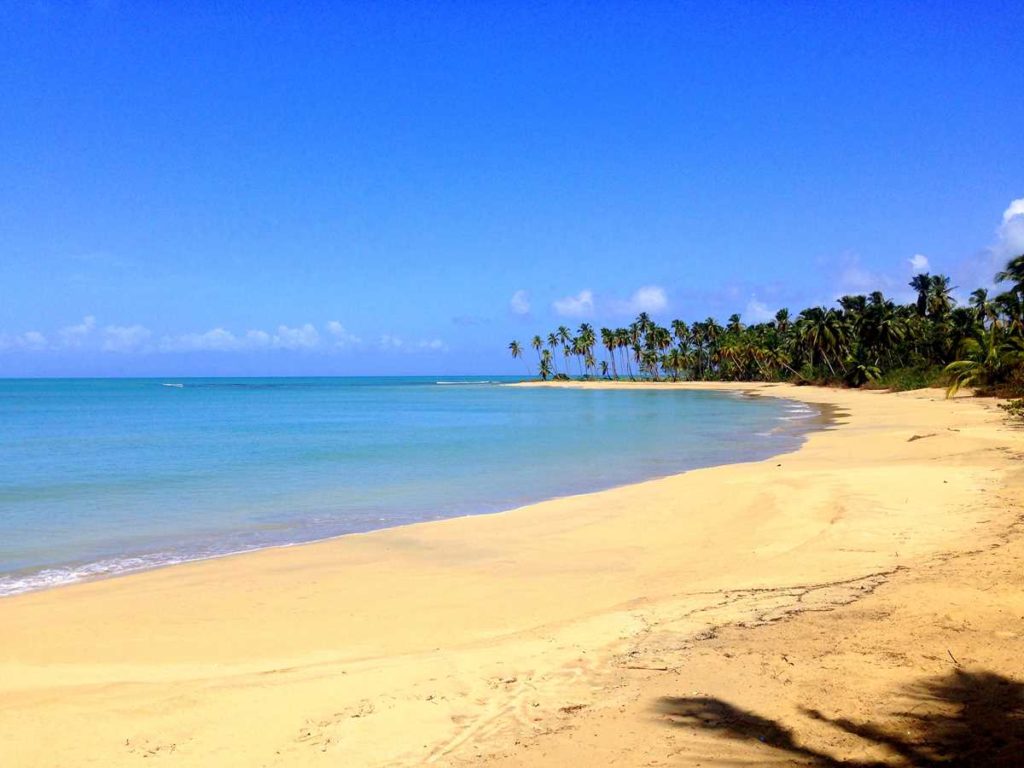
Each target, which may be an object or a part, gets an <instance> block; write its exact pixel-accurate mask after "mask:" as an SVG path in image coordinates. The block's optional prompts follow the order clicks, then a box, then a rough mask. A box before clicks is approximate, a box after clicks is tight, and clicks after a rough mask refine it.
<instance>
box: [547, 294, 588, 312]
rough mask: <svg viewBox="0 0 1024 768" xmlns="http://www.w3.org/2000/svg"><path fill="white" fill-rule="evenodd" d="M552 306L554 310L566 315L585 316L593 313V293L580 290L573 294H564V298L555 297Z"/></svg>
mask: <svg viewBox="0 0 1024 768" xmlns="http://www.w3.org/2000/svg"><path fill="white" fill-rule="evenodd" d="M552 306H553V307H554V308H555V312H557V313H558V314H560V315H564V316H566V317H585V316H586V315H591V314H593V313H594V294H593V292H592V291H589V290H582V291H580V292H579V293H578V294H577V295H575V296H566V297H565V298H564V299H557V300H556V301H555V302H554V303H553V304H552Z"/></svg>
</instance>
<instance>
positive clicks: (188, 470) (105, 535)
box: [0, 378, 814, 595]
mask: <svg viewBox="0 0 1024 768" xmlns="http://www.w3.org/2000/svg"><path fill="white" fill-rule="evenodd" d="M497 381H500V379H491V380H490V382H485V383H481V380H480V379H447V380H438V379H436V378H429V379H428V378H378V379H374V378H344V379H166V380H162V381H157V380H126V379H121V380H110V379H106V380H0V595H8V594H14V593H17V592H22V591H26V590H30V589H38V588H41V587H46V586H52V585H56V584H62V583H68V582H72V581H78V580H81V579H85V578H92V577H96V576H103V575H111V574H115V573H121V572H125V571H130V570H138V569H142V568H150V567H156V566H159V565H166V564H170V563H176V562H182V561H185V560H191V559H196V558H203V557H212V556H216V555H220V554H225V553H229V552H237V551H243V550H247V549H253V548H257V547H264V546H270V545H278V544H290V543H298V542H304V541H311V540H314V539H321V538H326V537H329V536H336V535H339V534H345V533H352V532H357V531H367V530H372V529H375V528H384V527H390V526H394V525H401V524H404V523H411V522H417V521H423V520H434V519H438V518H445V517H453V516H458V515H466V514H479V513H485V512H494V511H498V510H504V509H510V508H512V507H516V506H519V505H522V504H525V503H528V502H532V501H538V500H541V499H545V498H551V497H554V496H561V495H565V494H571V493H579V492H584V491H593V490H598V489H602V488H609V487H612V486H615V485H621V484H624V483H629V482H635V481H638V480H641V479H646V478H650V477H656V476H661V475H667V474H672V473H676V472H680V471H683V470H686V469H692V468H696V467H703V466H710V465H715V464H723V463H729V462H737V461H746V460H750V459H756V458H763V457H766V456H769V455H771V454H774V453H779V452H782V451H786V450H791V449H792V448H794V447H796V445H797V444H798V443H799V442H800V440H801V439H802V428H801V426H800V425H801V422H802V421H803V422H804V424H807V423H809V422H806V421H805V420H806V418H807V417H809V416H813V415H814V412H813V411H811V410H810V409H809V408H808V407H807V406H803V405H799V404H796V403H787V402H784V401H775V400H769V399H759V398H744V397H739V396H735V395H729V394H719V393H706V392H671V391H614V392H610V391H598V390H586V391H584V390H572V389H523V388H510V387H502V386H496V385H495V382H497ZM694 513H695V514H698V513H700V510H694Z"/></svg>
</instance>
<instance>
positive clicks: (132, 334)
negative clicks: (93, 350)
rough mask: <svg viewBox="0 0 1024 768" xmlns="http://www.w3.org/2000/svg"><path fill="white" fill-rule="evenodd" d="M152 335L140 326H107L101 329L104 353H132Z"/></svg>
mask: <svg viewBox="0 0 1024 768" xmlns="http://www.w3.org/2000/svg"><path fill="white" fill-rule="evenodd" d="M150 336H152V333H151V332H150V330H149V329H148V328H146V327H145V326H142V325H108V326H107V327H106V328H104V329H103V343H102V345H101V349H102V350H103V351H104V352H134V351H135V350H137V349H139V348H140V347H141V346H142V345H143V344H145V343H146V341H148V340H149V337H150Z"/></svg>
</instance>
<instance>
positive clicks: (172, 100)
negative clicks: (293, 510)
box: [0, 0, 1024, 375]
mask: <svg viewBox="0 0 1024 768" xmlns="http://www.w3.org/2000/svg"><path fill="white" fill-rule="evenodd" d="M1021 40H1022V38H1021V24H1020V4H1019V2H1012V3H997V2H990V3H986V2H978V3H973V2H972V3H952V2H950V3H893V2H884V3H878V4H871V3H847V4H839V3H810V2H807V3H804V2H793V3H776V4H773V3H753V2H750V3H736V4H729V3H703V4H687V3H664V4H661V3H656V2H640V3H626V2H621V3H586V4H585V3H544V4H540V3H525V2H516V3H480V2H471V3H446V2H439V3H436V2H429V3H428V2H421V3H372V4H371V3H345V4H342V3H332V4H317V3H313V2H303V3H282V4H280V5H276V6H275V5H274V4H271V3H250V4H246V5H242V4H238V5H235V4H232V3H216V4H213V3H194V4H193V3H187V2H183V3H155V2H149V3H135V2H127V1H126V2H117V1H116V0H113V1H111V2H94V3H85V2H82V3H76V2H52V3H46V2H37V3H31V2H24V3H21V2H11V3H3V4H0V116H2V117H0V145H2V147H3V151H2V152H0V375H90V374H103V375H133V374H156V375H173V374H178V375H185V374H204V373H208V374H259V373H281V374H283V373H297V374H301V373H308V374H372V373H439V374H443V373H501V372H512V373H515V372H521V371H522V370H523V369H522V367H521V365H520V364H519V363H513V361H511V360H510V359H509V358H508V356H507V352H506V350H505V347H506V345H507V343H508V341H509V340H510V339H512V338H519V339H521V340H523V341H525V340H527V339H528V338H529V337H530V336H531V335H532V334H533V333H534V332H538V331H546V330H547V329H549V328H550V327H552V326H555V325H558V324H560V323H566V324H568V325H572V326H573V327H575V326H576V325H578V323H579V322H580V321H581V320H582V319H587V320H589V321H590V322H593V323H594V324H595V325H598V326H600V325H613V324H624V323H625V322H626V321H627V320H628V319H629V314H630V313H631V312H633V311H634V310H636V309H637V308H647V309H651V310H653V314H654V315H655V317H656V318H658V319H661V320H665V321H667V320H668V319H670V318H672V317H677V316H678V317H683V318H685V319H688V320H693V319H700V318H703V317H706V316H708V315H709V314H711V315H716V316H718V317H721V318H724V317H726V316H727V315H728V314H730V313H731V312H733V311H739V312H741V313H743V314H744V316H745V318H747V319H749V320H756V319H759V317H760V316H763V315H764V314H765V313H767V312H774V310H775V309H777V308H778V307H780V306H783V305H788V306H790V307H792V308H794V309H799V308H801V307H803V306H805V305H807V304H810V303H815V302H828V301H830V300H832V299H833V298H835V296H837V295H839V294H841V293H845V292H854V291H861V290H870V289H872V288H874V287H876V286H877V287H881V288H885V289H886V290H888V291H889V292H892V293H896V294H900V293H901V292H903V291H904V287H905V283H906V280H907V279H908V278H909V277H910V275H911V274H912V272H913V267H912V265H911V259H913V258H914V257H917V263H918V264H924V263H925V262H924V261H922V260H921V259H922V258H923V259H926V260H927V264H928V266H929V268H930V269H931V270H932V271H933V272H934V271H939V272H946V273H949V274H951V275H953V277H954V281H955V282H956V283H957V284H960V285H962V286H963V287H964V288H967V289H968V290H969V289H970V288H973V287H974V285H975V284H977V283H979V282H981V281H982V280H985V279H987V278H988V277H989V275H990V272H991V268H992V265H993V264H994V263H995V262H996V261H998V260H999V258H1001V257H1002V256H1003V255H1005V254H1006V253H1008V250H1009V249H1013V248H1015V247H1016V245H1017V244H1018V240H1020V244H1021V245H1022V246H1024V240H1022V239H1020V238H1021V237H1022V233H1024V203H1022V204H1021V205H1020V206H1018V207H1020V208H1021V210H1020V212H1019V215H1012V214H1013V211H1015V210H1016V208H1013V209H1012V210H1010V212H1009V213H1008V214H1007V215H1006V217H1005V220H1004V212H1006V211H1008V210H1009V209H1011V204H1012V203H1013V201H1014V200H1018V199H1020V198H1024V136H1022V132H1021V126H1024V95H1022V94H1024V61H1022V58H1021V50H1022V42H1021ZM513 297H515V299H513Z"/></svg>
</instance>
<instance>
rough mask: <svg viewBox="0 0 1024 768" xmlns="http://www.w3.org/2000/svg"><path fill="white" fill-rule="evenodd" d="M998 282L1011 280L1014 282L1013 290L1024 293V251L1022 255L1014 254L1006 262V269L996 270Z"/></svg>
mask: <svg viewBox="0 0 1024 768" xmlns="http://www.w3.org/2000/svg"><path fill="white" fill-rule="evenodd" d="M996 282H997V283H1005V282H1011V283H1013V288H1012V289H1011V290H1013V291H1016V292H1017V293H1024V253H1022V254H1021V255H1020V256H1014V257H1013V258H1012V259H1010V261H1009V262H1008V263H1007V264H1006V267H1005V269H1001V270H999V271H998V272H996Z"/></svg>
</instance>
